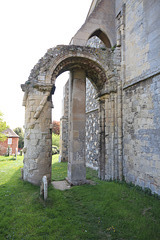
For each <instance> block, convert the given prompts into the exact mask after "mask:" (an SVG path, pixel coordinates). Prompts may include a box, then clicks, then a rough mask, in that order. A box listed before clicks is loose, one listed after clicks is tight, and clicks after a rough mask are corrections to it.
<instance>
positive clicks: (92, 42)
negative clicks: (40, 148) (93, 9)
mask: <svg viewBox="0 0 160 240" xmlns="http://www.w3.org/2000/svg"><path fill="white" fill-rule="evenodd" d="M98 39H99V40H98ZM87 45H89V46H91V47H100V48H103V47H104V48H105V47H107V48H111V43H110V41H109V39H108V37H107V35H106V34H105V33H104V32H102V31H101V30H100V29H98V30H96V31H95V32H93V33H92V34H91V36H90V37H89V40H88V42H87Z"/></svg>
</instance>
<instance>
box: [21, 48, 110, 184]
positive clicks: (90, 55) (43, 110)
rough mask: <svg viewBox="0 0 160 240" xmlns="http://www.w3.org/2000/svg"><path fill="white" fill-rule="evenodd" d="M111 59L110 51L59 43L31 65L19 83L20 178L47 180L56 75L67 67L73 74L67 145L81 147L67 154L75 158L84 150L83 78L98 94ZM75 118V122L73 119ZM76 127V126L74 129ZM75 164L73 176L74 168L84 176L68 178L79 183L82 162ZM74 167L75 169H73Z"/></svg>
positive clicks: (106, 75) (49, 170)
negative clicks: (22, 127) (21, 107)
mask: <svg viewBox="0 0 160 240" xmlns="http://www.w3.org/2000/svg"><path fill="white" fill-rule="evenodd" d="M112 62H113V60H112V52H111V51H110V50H102V49H96V48H90V47H83V46H75V45H69V46H65V45H60V46H57V47H55V48H52V49H49V50H48V51H47V53H46V54H45V55H44V57H42V58H41V59H40V60H39V62H38V63H37V64H36V65H35V66H34V68H33V69H32V71H31V74H30V76H29V79H28V81H27V82H26V83H25V84H23V85H22V90H23V91H24V92H25V96H24V102H23V103H24V105H25V107H26V109H25V147H24V152H25V153H24V168H23V169H24V171H23V178H24V180H26V181H29V182H31V183H33V184H37V185H38V184H40V181H41V179H42V177H43V176H44V175H46V176H47V179H48V181H49V182H50V181H51V159H52V158H51V157H52V154H51V150H52V147H51V146H52V145H51V144H52V138H51V128H52V124H51V123H52V121H51V107H52V105H51V98H50V95H51V93H52V92H53V87H54V83H55V80H56V78H57V77H58V75H60V74H61V73H62V72H64V71H67V70H70V71H71V72H72V73H73V79H72V89H71V94H72V97H73V98H74V101H71V104H72V109H75V112H73V113H72V114H71V119H73V121H72V120H71V123H72V135H73V139H72V143H73V144H72V146H73V147H72V146H71V149H73V148H74V145H75V146H81V147H80V149H79V151H78V150H74V151H72V152H71V153H73V154H75V155H76V157H77V156H80V155H81V153H82V152H84V149H83V147H82V145H83V142H84V138H83V136H84V134H85V132H84V131H85V124H84V123H85V117H83V121H82V115H83V116H84V113H85V78H86V76H87V77H88V78H89V79H91V81H92V83H93V84H94V86H95V88H96V89H97V92H98V94H101V92H103V90H104V86H105V83H106V81H108V79H109V78H111V76H112V74H113V64H112ZM82 96H83V98H82ZM73 98H72V99H73ZM82 103H83V106H82ZM75 104H77V105H75ZM77 106H78V108H77ZM80 106H81V107H80ZM82 108H83V109H82ZM80 109H82V112H83V114H81V112H80ZM79 117H81V119H79ZM75 119H76V121H77V122H74V121H75ZM73 122H74V124H73ZM82 122H83V126H82V124H81V123H82ZM77 126H79V128H78V129H75V128H76V127H77ZM82 130H83V132H82ZM76 151H77V152H76ZM73 154H71V156H72V155H73ZM80 159H81V157H80ZM76 164H77V163H76ZM76 164H70V167H71V168H72V170H71V171H72V173H74V174H73V175H76V177H77V171H80V172H81V173H82V175H83V177H84V179H81V175H80V179H78V180H77V179H74V177H73V178H72V176H71V180H73V181H71V182H73V183H75V184H77V183H78V184H79V183H81V182H84V181H85V176H84V174H83V171H82V170H83V169H84V164H83V162H82V164H81V166H80V164H79V163H78V165H76ZM73 165H74V167H73ZM75 165H76V166H75ZM77 166H78V168H77V170H76V171H75V167H77Z"/></svg>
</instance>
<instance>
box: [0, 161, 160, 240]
mask: <svg viewBox="0 0 160 240" xmlns="http://www.w3.org/2000/svg"><path fill="white" fill-rule="evenodd" d="M66 173H67V163H58V162H55V163H53V178H57V179H58V180H59V179H64V177H65V176H66ZM87 174H88V175H87V176H88V178H90V179H91V180H94V181H97V183H98V184H97V185H94V186H93V185H83V186H75V187H72V189H70V190H66V191H59V190H56V189H54V188H53V187H52V186H49V191H48V200H47V201H46V202H44V201H43V200H42V199H41V198H40V197H39V187H37V186H33V185H32V184H30V183H28V182H24V181H22V180H20V175H21V173H20V169H19V170H15V171H14V173H13V175H11V178H10V179H9V181H8V182H6V183H5V184H3V185H1V186H0V210H1V214H0V239H2V240H3V239H16V240H17V239H21V240H22V239H25V240H30V239H33V240H34V239H37V240H39V239H40V240H41V239H49V240H50V239H51V240H52V239H55V240H57V239H58V240H59V239H60V240H61V239H66V240H72V239H74V240H79V239H82V240H83V239H90V240H94V239H95V240H107V239H113V240H114V239H119V240H120V239H123V240H128V239H132V240H134V239H135V240H137V239H138V240H139V239H144V240H147V239H148V240H150V239H152V240H154V239H157V240H158V239H159V236H160V218H159V216H160V201H158V200H157V199H154V198H153V197H152V196H147V195H145V193H143V192H138V191H137V190H136V189H135V188H134V187H132V188H129V187H128V186H127V185H126V184H119V183H115V182H104V181H100V180H98V179H97V176H96V174H97V173H96V172H95V171H92V170H87Z"/></svg>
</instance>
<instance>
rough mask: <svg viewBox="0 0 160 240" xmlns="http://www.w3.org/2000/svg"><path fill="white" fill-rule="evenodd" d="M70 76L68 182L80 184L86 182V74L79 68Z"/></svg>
mask: <svg viewBox="0 0 160 240" xmlns="http://www.w3.org/2000/svg"><path fill="white" fill-rule="evenodd" d="M71 75H72V76H71V78H70V99H69V101H70V114H69V159H68V178H67V180H68V182H69V183H70V184H73V185H80V184H84V183H85V182H86V164H85V122H86V119H85V115H86V114H85V103H86V76H85V72H84V71H83V70H81V69H77V70H74V71H73V72H72V74H71Z"/></svg>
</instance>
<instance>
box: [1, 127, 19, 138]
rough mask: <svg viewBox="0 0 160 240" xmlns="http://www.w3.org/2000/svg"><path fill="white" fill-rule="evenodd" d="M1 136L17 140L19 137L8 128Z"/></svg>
mask: <svg viewBox="0 0 160 240" xmlns="http://www.w3.org/2000/svg"><path fill="white" fill-rule="evenodd" d="M3 134H5V135H6V137H18V138H19V136H18V135H17V134H16V133H15V132H14V131H13V130H12V129H10V128H7V129H6V130H4V131H3Z"/></svg>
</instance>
